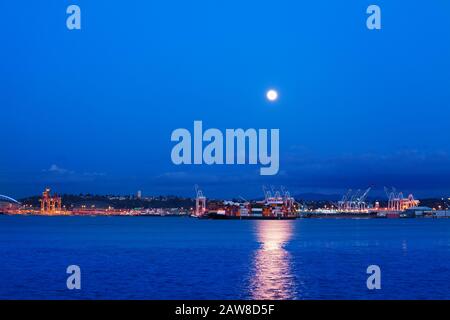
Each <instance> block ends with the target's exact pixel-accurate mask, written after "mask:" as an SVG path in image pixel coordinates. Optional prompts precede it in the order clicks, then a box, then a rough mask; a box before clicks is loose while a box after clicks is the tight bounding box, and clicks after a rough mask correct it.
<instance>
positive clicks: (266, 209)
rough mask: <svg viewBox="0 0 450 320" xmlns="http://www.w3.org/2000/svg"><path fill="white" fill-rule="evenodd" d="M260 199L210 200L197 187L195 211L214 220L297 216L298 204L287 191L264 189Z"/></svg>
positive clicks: (273, 218)
mask: <svg viewBox="0 0 450 320" xmlns="http://www.w3.org/2000/svg"><path fill="white" fill-rule="evenodd" d="M264 193H265V198H264V200H262V201H247V200H245V199H243V198H242V200H243V202H235V201H210V202H209V203H208V205H206V197H205V196H204V195H203V193H202V192H201V191H200V190H198V188H197V197H196V203H195V204H196V205H195V212H194V213H193V216H194V217H196V218H200V219H215V220H293V219H297V218H298V217H299V215H298V206H297V203H296V202H295V200H294V198H293V197H291V196H290V194H289V192H284V191H282V192H279V191H266V190H265V189H264Z"/></svg>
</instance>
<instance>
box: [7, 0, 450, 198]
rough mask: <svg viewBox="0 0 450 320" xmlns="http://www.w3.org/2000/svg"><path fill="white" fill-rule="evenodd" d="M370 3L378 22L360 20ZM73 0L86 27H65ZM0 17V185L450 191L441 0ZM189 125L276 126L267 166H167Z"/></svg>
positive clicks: (445, 5) (101, 190) (447, 54)
mask: <svg viewBox="0 0 450 320" xmlns="http://www.w3.org/2000/svg"><path fill="white" fill-rule="evenodd" d="M372 3H375V4H378V5H379V6H380V7H381V10H382V30H379V31H370V30H368V29H367V28H366V18H367V14H366V8H367V6H368V5H370V4H372ZM70 4H77V5H79V6H80V7H81V11H82V30H74V31H69V30H68V29H67V28H66V18H67V14H66V8H67V6H68V5H70ZM0 13H1V17H0V36H1V43H2V44H1V47H0V49H1V50H0V61H1V62H0V110H1V113H0V116H1V122H0V135H1V138H2V147H1V149H0V150H1V154H0V194H7V195H11V196H14V197H22V196H27V195H32V194H37V193H39V192H41V191H42V189H43V188H44V187H46V186H51V187H52V188H53V190H54V191H56V192H59V193H80V192H83V193H87V192H91V193H98V194H108V193H116V194H119V193H120V194H130V193H135V192H136V191H137V190H142V191H143V194H144V195H152V194H179V195H186V196H193V195H194V189H193V185H194V184H196V183H197V184H199V185H200V186H201V187H202V189H203V190H204V192H205V194H206V195H207V196H226V197H231V196H235V197H237V196H239V195H242V196H244V197H258V196H262V191H261V185H262V184H269V185H270V184H272V185H275V186H279V185H284V186H286V187H287V188H288V189H289V190H290V191H291V193H293V194H299V193H307V192H320V193H340V192H343V190H346V189H348V188H353V189H358V188H361V189H363V188H366V187H368V186H373V187H374V188H376V189H378V190H381V189H382V188H383V186H395V187H397V189H398V190H402V191H404V192H405V193H407V192H414V193H416V194H417V196H419V197H420V196H428V195H442V196H448V194H449V193H450V134H449V133H450V130H449V123H450V90H449V89H450V3H449V1H447V0H435V1H432V2H425V1H379V0H374V1H370V2H369V1H361V0H358V1H356V0H355V1H336V0H334V1H304V3H300V1H294V0H291V1H286V0H277V1H273V0H272V1H267V0H258V1H243V0H226V1H212V0H193V1H182V0H173V1H144V0H141V1H133V0H131V1H100V0H97V1H86V0H72V1H63V0H61V1H49V0H46V1H2V2H1V3H0ZM269 88H276V89H277V90H278V91H279V94H280V99H279V100H278V101H277V102H276V103H268V102H267V101H266V99H265V92H266V90H267V89H269ZM194 120H202V121H203V126H204V127H205V128H218V129H221V130H225V129H226V128H244V129H246V128H267V129H271V128H279V129H280V172H279V174H278V175H276V176H271V177H261V176H259V168H260V166H206V165H202V166H176V165H174V164H172V162H171V158H170V152H171V149H172V147H173V146H174V143H173V142H171V141H170V135H171V133H172V131H173V130H174V129H176V128H188V129H190V130H192V128H193V122H194Z"/></svg>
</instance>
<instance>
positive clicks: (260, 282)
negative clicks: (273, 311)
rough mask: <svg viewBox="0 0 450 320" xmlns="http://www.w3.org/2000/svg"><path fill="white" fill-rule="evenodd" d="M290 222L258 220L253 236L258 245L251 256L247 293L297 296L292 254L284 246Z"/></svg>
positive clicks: (269, 297) (262, 296) (266, 296)
mask: <svg viewBox="0 0 450 320" xmlns="http://www.w3.org/2000/svg"><path fill="white" fill-rule="evenodd" d="M292 233H293V224H292V223H291V222H290V221H259V222H258V223H257V225H256V235H257V239H258V242H259V243H260V247H259V248H258V249H257V251H256V253H255V257H254V264H253V268H252V271H253V272H254V275H252V276H251V279H252V280H251V284H250V294H251V298H252V299H257V300H277V299H294V298H295V297H296V289H295V279H294V275H293V272H292V256H291V254H290V253H289V251H287V250H286V249H285V246H286V245H287V244H288V243H289V241H290V239H291V238H292Z"/></svg>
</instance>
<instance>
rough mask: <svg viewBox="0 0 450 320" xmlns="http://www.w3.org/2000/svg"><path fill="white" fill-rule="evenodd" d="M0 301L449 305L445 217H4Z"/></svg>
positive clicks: (449, 239)
mask: <svg viewBox="0 0 450 320" xmlns="http://www.w3.org/2000/svg"><path fill="white" fill-rule="evenodd" d="M71 264H76V265H79V266H80V267H81V272H82V289H81V290H80V291H69V290H67V289H66V278H67V274H66V273H65V271H66V268H67V266H68V265H71ZM372 264H376V265H379V266H380V267H381V271H382V290H379V291H375V292H374V291H369V290H367V287H366V279H367V276H368V275H367V274H366V269H367V267H368V266H369V265H372ZM0 298H1V299H450V219H442V220H441V219H402V220H388V219H373V220H315V219H305V220H297V221H211V220H197V219H191V218H151V217H31V216H28V217H20V216H0Z"/></svg>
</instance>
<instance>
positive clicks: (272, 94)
mask: <svg viewBox="0 0 450 320" xmlns="http://www.w3.org/2000/svg"><path fill="white" fill-rule="evenodd" d="M266 97H267V100H269V101H270V102H274V101H277V99H278V92H277V91H276V90H274V89H270V90H269V91H267V93H266Z"/></svg>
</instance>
